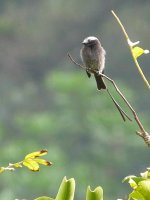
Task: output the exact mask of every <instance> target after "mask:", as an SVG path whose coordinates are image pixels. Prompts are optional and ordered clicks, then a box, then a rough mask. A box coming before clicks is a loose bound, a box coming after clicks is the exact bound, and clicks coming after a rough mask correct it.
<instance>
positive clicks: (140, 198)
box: [129, 191, 146, 200]
mask: <svg viewBox="0 0 150 200" xmlns="http://www.w3.org/2000/svg"><path fill="white" fill-rule="evenodd" d="M129 197H130V198H132V199H134V200H146V199H145V198H144V197H143V195H141V194H140V193H139V192H138V191H133V192H131V193H130V195H129Z"/></svg>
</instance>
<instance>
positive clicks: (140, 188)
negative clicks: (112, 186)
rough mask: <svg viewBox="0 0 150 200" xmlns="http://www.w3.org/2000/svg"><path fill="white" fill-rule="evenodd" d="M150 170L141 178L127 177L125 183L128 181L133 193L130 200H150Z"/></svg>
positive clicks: (142, 174)
mask: <svg viewBox="0 0 150 200" xmlns="http://www.w3.org/2000/svg"><path fill="white" fill-rule="evenodd" d="M149 170H150V169H149V168H148V170H147V171H146V172H144V173H141V176H140V177H137V176H127V177H126V178H124V180H123V181H127V182H128V183H129V184H130V186H131V188H132V189H133V191H132V192H131V193H130V194H129V200H130V199H133V200H149V198H150V171H149Z"/></svg>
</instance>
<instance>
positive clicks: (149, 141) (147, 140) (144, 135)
mask: <svg viewBox="0 0 150 200" xmlns="http://www.w3.org/2000/svg"><path fill="white" fill-rule="evenodd" d="M68 57H69V58H70V60H71V61H72V62H73V63H74V64H75V65H77V66H78V67H81V68H82V69H84V70H85V69H86V67H84V66H83V65H80V64H78V63H77V62H76V61H75V60H74V59H73V58H72V57H71V55H70V54H69V53H68ZM89 71H90V69H89ZM92 71H93V70H92ZM95 73H97V71H95ZM99 74H100V75H101V76H102V77H104V78H105V79H107V80H108V81H110V82H111V83H112V84H113V86H114V88H115V89H116V91H117V93H118V94H119V95H120V96H121V98H122V99H123V100H124V102H125V103H126V105H127V106H128V107H129V109H130V110H131V112H132V114H133V116H134V119H135V121H136V123H137V125H138V127H139V129H140V131H136V134H137V135H139V136H140V137H142V138H143V140H144V141H145V143H146V144H147V145H148V146H150V135H149V133H148V132H146V131H145V129H144V126H143V125H142V122H141V121H140V119H139V117H138V115H137V113H136V112H135V110H134V109H133V107H132V106H131V104H130V103H129V102H128V100H127V99H126V98H125V96H124V95H123V94H122V92H121V91H120V90H119V88H118V86H117V85H116V83H115V81H114V80H113V79H111V78H109V77H108V76H106V75H104V74H102V73H99Z"/></svg>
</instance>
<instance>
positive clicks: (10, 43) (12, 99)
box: [0, 0, 150, 200]
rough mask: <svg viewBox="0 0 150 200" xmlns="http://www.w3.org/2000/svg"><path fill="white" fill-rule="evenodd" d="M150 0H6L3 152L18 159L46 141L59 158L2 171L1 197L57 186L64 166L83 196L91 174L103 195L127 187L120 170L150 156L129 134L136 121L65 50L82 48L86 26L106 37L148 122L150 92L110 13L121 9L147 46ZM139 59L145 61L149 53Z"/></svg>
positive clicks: (114, 63)
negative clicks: (125, 118)
mask: <svg viewBox="0 0 150 200" xmlns="http://www.w3.org/2000/svg"><path fill="white" fill-rule="evenodd" d="M149 6H150V2H149V1H145V2H143V1H138V2H132V1H130V0H126V1H119V0H113V1H111V2H109V1H103V0H102V1H99V0H93V1H89V0H87V2H86V4H85V0H77V1H66V0H56V1H39V0H32V1H31V0H26V1H21V0H19V1H18V0H14V1H11V0H8V1H4V0H0V44H1V48H0V66H1V67H0V94H1V100H0V110H1V112H0V145H1V149H0V150H1V161H3V162H4V163H8V162H9V161H10V160H12V162H13V163H15V161H16V160H21V158H22V155H25V154H26V152H28V151H29V150H30V151H33V152H34V151H36V149H41V148H42V149H45V148H46V149H48V151H49V152H50V159H51V160H53V162H54V163H55V167H52V168H51V170H48V168H45V170H41V172H40V173H32V172H30V171H26V170H16V171H15V172H14V173H2V174H1V183H0V191H1V192H0V199H3V200H4V199H7V200H8V199H15V198H16V197H17V198H18V199H22V198H23V197H24V199H25V197H26V199H34V198H35V196H42V195H46V196H48V195H49V194H52V195H53V194H55V193H56V188H57V185H58V184H59V182H60V181H61V179H62V177H63V176H64V174H66V176H73V177H74V178H75V180H76V182H77V184H78V188H77V190H76V199H79V200H80V199H83V198H84V196H85V195H83V194H82V191H84V190H85V188H86V186H87V185H88V184H91V183H92V186H93V187H94V186H95V185H99V183H101V184H102V185H103V188H104V189H105V190H106V194H105V198H106V199H116V198H117V196H121V195H125V194H127V192H128V188H127V187H125V186H123V185H121V184H120V179H122V177H124V176H125V174H129V172H132V173H133V172H134V173H136V171H140V170H142V169H143V168H145V167H146V166H148V165H149V150H148V149H147V148H145V146H144V144H143V142H142V141H141V140H140V139H137V137H136V136H135V135H134V134H132V132H133V131H134V130H135V128H136V127H131V126H130V123H124V124H122V121H121V119H120V116H119V114H118V113H117V112H116V111H115V108H114V106H113V104H112V102H111V100H110V99H109V98H108V96H107V95H106V94H105V93H104V92H102V93H101V95H99V94H95V83H94V81H93V79H90V80H89V79H88V78H87V77H86V75H84V73H82V72H81V71H79V70H76V69H73V67H72V65H71V64H70V62H69V61H68V59H67V52H68V51H70V52H71V53H72V55H74V56H75V57H78V56H79V50H80V47H81V46H80V42H81V41H82V39H83V38H84V37H85V34H87V36H88V35H96V36H97V37H100V38H101V40H102V43H103V45H104V47H105V49H106V52H107V57H106V65H107V66H106V72H105V73H106V74H108V75H111V77H113V78H114V79H115V80H116V81H117V83H119V86H120V87H121V88H122V89H123V92H124V94H125V95H126V96H127V98H128V99H129V100H130V102H132V103H133V104H134V107H138V111H139V114H140V116H141V119H142V121H143V123H144V124H145V125H146V127H149V109H148V107H149V96H148V95H149V94H145V90H144V89H143V86H142V84H141V83H140V79H138V78H137V76H136V70H135V71H134V68H130V70H129V69H128V67H129V66H130V60H129V59H128V58H129V55H128V52H126V51H125V49H124V48H123V47H122V42H118V41H120V39H121V36H120V35H121V34H120V33H119V31H118V30H117V28H116V26H114V23H113V19H112V16H111V14H110V10H111V9H112V8H115V9H116V10H118V11H119V16H120V17H121V18H123V19H126V23H127V24H126V25H127V27H128V31H129V33H130V35H131V36H132V38H136V37H137V35H140V37H141V40H142V41H143V45H144V46H146V45H147V46H150V40H149V13H150V12H149ZM136 13H137V15H136ZM133 24H134V28H133ZM141 25H142V26H141ZM110 30H111V31H110ZM137 38H138V37H137ZM117 52H119V56H118V53H117ZM140 59H141V62H142V64H143V66H148V64H149V60H148V59H149V58H148V56H147V57H145V59H143V60H142V56H141V57H140ZM149 69H150V68H145V69H144V71H145V74H149ZM120 77H121V78H120ZM120 79H121V80H122V81H119V80H120ZM136 91H137V94H138V95H136ZM139 94H140V95H139ZM146 95H147V96H146ZM115 98H117V99H118V97H117V96H115ZM121 103H122V102H121ZM122 104H123V103H122ZM123 105H124V104H123ZM134 125H135V124H134ZM134 125H133V126H134ZM135 126H136V125H135ZM137 149H138V155H137ZM133 158H134V159H133ZM139 158H140V159H139ZM1 165H2V166H3V164H2V163H1ZM83 172H84V173H83ZM56 177H57V178H56ZM14 180H15V183H17V184H14Z"/></svg>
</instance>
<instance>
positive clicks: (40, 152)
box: [25, 150, 48, 159]
mask: <svg viewBox="0 0 150 200" xmlns="http://www.w3.org/2000/svg"><path fill="white" fill-rule="evenodd" d="M47 153H48V151H47V150H41V151H35V152H32V153H29V154H28V155H26V157H25V159H28V158H31V159H33V158H36V157H39V156H44V155H46V154H47Z"/></svg>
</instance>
